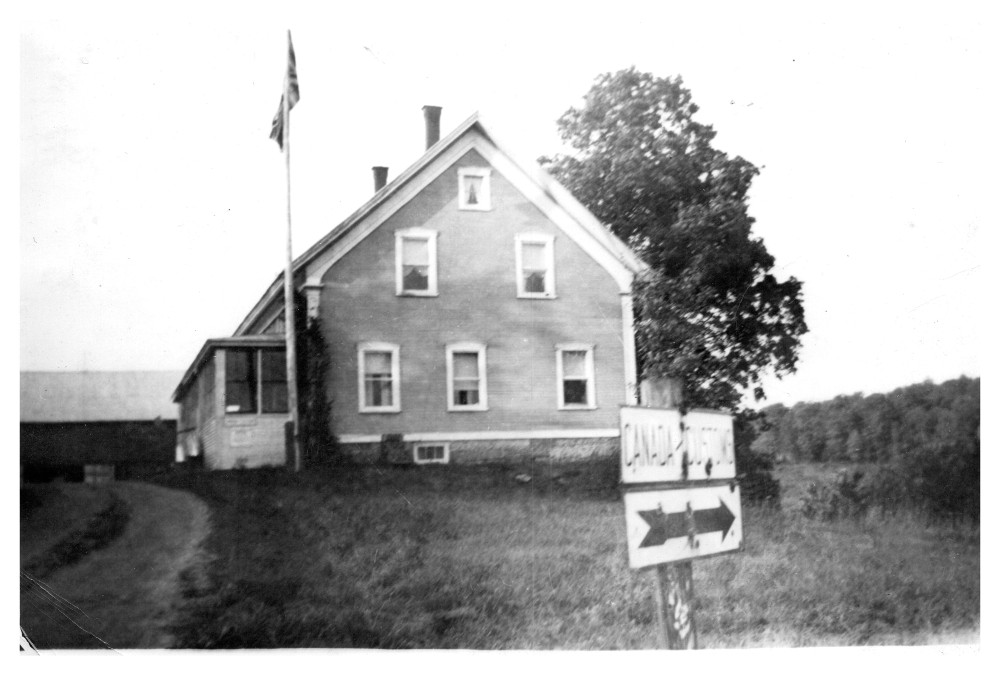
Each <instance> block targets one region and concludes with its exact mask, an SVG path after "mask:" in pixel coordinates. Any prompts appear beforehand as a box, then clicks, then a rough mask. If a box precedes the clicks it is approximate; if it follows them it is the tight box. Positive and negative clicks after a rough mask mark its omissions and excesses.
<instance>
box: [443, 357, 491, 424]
mask: <svg viewBox="0 0 1000 675" xmlns="http://www.w3.org/2000/svg"><path fill="white" fill-rule="evenodd" d="M446 359H447V360H446V362H445V363H446V368H447V376H448V410H450V411H462V410H472V411H475V410H487V404H486V345H483V344H479V343H475V342H461V343H457V344H451V345H448V347H447V349H446Z"/></svg>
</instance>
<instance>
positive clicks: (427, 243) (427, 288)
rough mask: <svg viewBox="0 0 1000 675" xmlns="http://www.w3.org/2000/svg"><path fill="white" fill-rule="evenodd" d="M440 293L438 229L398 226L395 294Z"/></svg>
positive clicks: (431, 294)
mask: <svg viewBox="0 0 1000 675" xmlns="http://www.w3.org/2000/svg"><path fill="white" fill-rule="evenodd" d="M437 294H438V285H437V232H435V231H434V230H422V229H418V228H413V229H409V230H397V231H396V295H418V296H419V295H423V296H433V295H437Z"/></svg>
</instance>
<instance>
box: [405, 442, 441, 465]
mask: <svg viewBox="0 0 1000 675" xmlns="http://www.w3.org/2000/svg"><path fill="white" fill-rule="evenodd" d="M449 454H450V453H449V452H448V444H447V443H417V444H416V445H414V446H413V462H414V463H415V464H447V463H448V459H449Z"/></svg>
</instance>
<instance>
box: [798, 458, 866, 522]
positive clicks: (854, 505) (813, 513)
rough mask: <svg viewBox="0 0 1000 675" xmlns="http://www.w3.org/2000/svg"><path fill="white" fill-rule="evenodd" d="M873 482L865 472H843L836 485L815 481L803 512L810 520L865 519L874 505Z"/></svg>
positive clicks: (854, 470)
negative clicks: (859, 517) (858, 517)
mask: <svg viewBox="0 0 1000 675" xmlns="http://www.w3.org/2000/svg"><path fill="white" fill-rule="evenodd" d="M873 503H874V502H873V492H872V491H871V483H870V482H869V481H867V480H866V476H865V472H864V471H862V470H861V469H841V470H840V471H838V472H837V476H836V478H834V480H833V483H831V484H823V483H817V482H815V481H813V482H810V483H809V485H808V486H807V487H806V494H805V496H804V497H803V498H802V501H801V505H800V508H801V511H802V513H803V515H805V516H807V517H809V518H820V519H822V520H833V519H834V518H841V517H851V516H863V515H865V514H866V513H868V511H869V509H871V507H872V505H873Z"/></svg>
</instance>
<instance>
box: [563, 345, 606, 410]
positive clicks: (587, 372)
mask: <svg viewBox="0 0 1000 675" xmlns="http://www.w3.org/2000/svg"><path fill="white" fill-rule="evenodd" d="M556 387H557V394H556V395H557V400H558V408H559V410H590V409H592V408H596V407H597V397H596V391H595V390H594V346H593V345H588V344H580V343H571V344H561V345H556Z"/></svg>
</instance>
